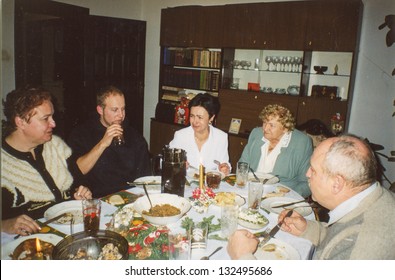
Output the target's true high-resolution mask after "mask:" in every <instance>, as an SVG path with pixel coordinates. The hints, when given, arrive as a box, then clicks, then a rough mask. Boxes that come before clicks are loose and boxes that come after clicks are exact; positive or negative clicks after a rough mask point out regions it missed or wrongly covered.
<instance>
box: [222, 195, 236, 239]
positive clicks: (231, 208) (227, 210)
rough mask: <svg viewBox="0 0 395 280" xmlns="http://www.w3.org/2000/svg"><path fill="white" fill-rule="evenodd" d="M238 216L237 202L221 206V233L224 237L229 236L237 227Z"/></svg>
mask: <svg viewBox="0 0 395 280" xmlns="http://www.w3.org/2000/svg"><path fill="white" fill-rule="evenodd" d="M238 218H239V205H238V204H237V203H235V202H234V203H230V204H224V205H223V206H221V235H222V237H224V238H228V237H229V236H231V235H232V234H233V233H234V232H235V231H236V229H237V222H238Z"/></svg>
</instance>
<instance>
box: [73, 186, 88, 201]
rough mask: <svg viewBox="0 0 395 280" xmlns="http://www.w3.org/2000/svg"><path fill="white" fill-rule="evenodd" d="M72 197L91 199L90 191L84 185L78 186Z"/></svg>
mask: <svg viewBox="0 0 395 280" xmlns="http://www.w3.org/2000/svg"><path fill="white" fill-rule="evenodd" d="M74 199H76V200H83V199H92V192H91V191H90V190H89V189H88V188H87V187H84V186H79V187H78V188H77V190H76V192H75V193H74Z"/></svg>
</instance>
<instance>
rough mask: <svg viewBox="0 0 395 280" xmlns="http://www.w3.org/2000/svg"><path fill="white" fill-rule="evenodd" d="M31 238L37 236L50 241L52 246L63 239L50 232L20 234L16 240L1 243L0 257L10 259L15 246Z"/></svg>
mask: <svg viewBox="0 0 395 280" xmlns="http://www.w3.org/2000/svg"><path fill="white" fill-rule="evenodd" d="M32 238H38V239H40V240H43V241H45V242H48V243H51V244H52V245H54V246H55V245H56V244H58V243H59V241H61V240H62V239H63V238H62V237H60V236H59V235H56V234H51V233H46V234H43V233H39V234H32V235H29V236H22V237H19V238H18V239H16V240H13V241H11V242H9V243H5V244H2V245H1V259H2V260H12V257H11V255H12V254H13V252H14V250H15V248H16V247H18V245H19V244H21V243H22V242H24V241H26V240H28V239H32Z"/></svg>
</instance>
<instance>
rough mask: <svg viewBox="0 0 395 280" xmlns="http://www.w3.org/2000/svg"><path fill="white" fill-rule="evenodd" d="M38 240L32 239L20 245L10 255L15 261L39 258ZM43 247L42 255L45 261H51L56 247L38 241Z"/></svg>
mask: <svg viewBox="0 0 395 280" xmlns="http://www.w3.org/2000/svg"><path fill="white" fill-rule="evenodd" d="M36 240H37V238H30V239H27V240H25V241H23V242H22V243H20V244H19V245H18V246H17V247H16V248H15V250H14V252H13V253H12V254H11V255H10V257H11V258H12V259H13V260H34V259H35V258H36V256H37V244H36ZM38 240H39V242H40V246H41V251H40V252H41V253H42V255H43V258H44V259H50V258H51V256H52V251H53V248H54V245H53V244H52V243H49V242H46V241H43V240H41V239H38Z"/></svg>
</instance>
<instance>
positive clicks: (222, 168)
mask: <svg viewBox="0 0 395 280" xmlns="http://www.w3.org/2000/svg"><path fill="white" fill-rule="evenodd" d="M218 170H219V171H220V172H222V173H224V174H225V176H227V175H228V174H229V172H230V167H229V164H227V163H226V162H223V163H221V164H220V165H218Z"/></svg>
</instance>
